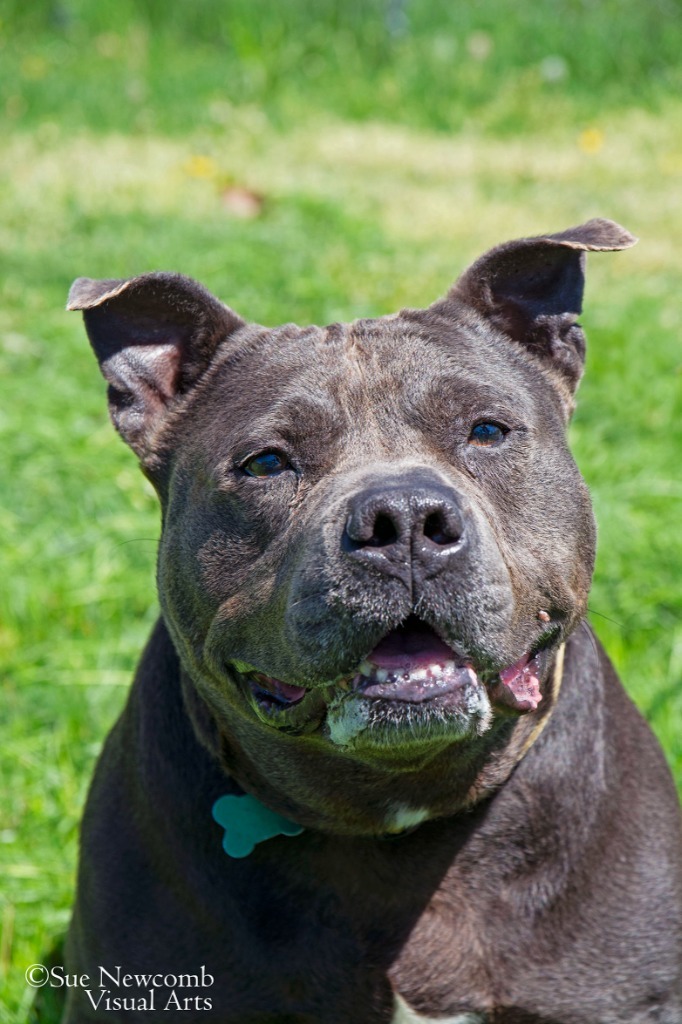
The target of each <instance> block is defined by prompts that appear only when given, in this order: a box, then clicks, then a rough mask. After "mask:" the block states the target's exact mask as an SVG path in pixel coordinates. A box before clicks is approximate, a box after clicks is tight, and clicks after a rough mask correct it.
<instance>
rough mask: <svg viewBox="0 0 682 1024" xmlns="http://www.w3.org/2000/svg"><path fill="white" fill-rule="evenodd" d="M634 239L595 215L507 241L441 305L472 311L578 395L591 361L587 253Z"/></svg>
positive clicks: (478, 263)
mask: <svg viewBox="0 0 682 1024" xmlns="http://www.w3.org/2000/svg"><path fill="white" fill-rule="evenodd" d="M636 241H637V239H636V238H634V237H633V236H632V235H631V234H630V233H629V232H628V231H626V230H625V228H622V227H621V226H620V225H619V224H616V223H614V221H611V220H602V219H601V218H596V219H595V220H589V221H587V223H585V224H580V225H579V226H578V227H575V228H568V229H567V230H566V231H561V232H559V234H556V235H539V236H538V237H536V238H520V239H518V240H517V241H514V242H505V243H504V244H503V245H498V246H496V248H494V249H491V250H490V251H489V252H487V253H485V255H484V256H481V258H480V259H478V260H476V262H475V263H473V264H472V266H471V267H469V269H468V270H466V271H465V272H464V274H463V275H462V276H461V277H460V278H459V280H458V281H457V282H456V283H455V285H454V286H453V287H452V288H451V290H450V292H449V293H448V295H447V298H446V299H445V300H443V305H442V306H440V307H439V308H441V309H443V308H444V307H445V306H446V305H447V303H448V302H449V301H452V300H455V301H458V302H464V303H466V304H467V305H469V306H473V307H474V309H476V310H477V311H478V312H479V313H481V314H482V315H483V316H485V317H486V319H487V320H489V321H490V322H491V323H492V324H493V326H494V327H496V328H497V329H498V330H500V331H502V333H503V334H506V335H507V336H508V337H510V338H512V339H513V340H514V341H517V342H520V343H521V344H522V345H524V346H525V347H526V348H528V349H529V350H530V351H531V352H533V353H534V354H535V355H536V356H537V357H538V358H540V359H541V360H543V361H544V362H545V363H546V365H547V366H548V368H549V369H551V370H554V371H556V372H557V373H558V374H559V376H560V378H561V379H562V380H563V383H564V386H565V385H566V384H567V385H568V388H569V390H570V392H571V394H572V393H573V392H574V391H575V389H576V387H577V385H578V382H579V380H580V377H581V375H582V370H583V363H584V359H585V336H584V334H583V331H582V328H581V327H580V325H579V324H577V323H576V318H577V316H578V314H579V313H580V312H581V310H582V299H583V290H584V285H585V253H586V252H610V251H612V250H615V249H628V248H629V247H630V246H631V245H634V244H635V242H636ZM437 305H439V304H437Z"/></svg>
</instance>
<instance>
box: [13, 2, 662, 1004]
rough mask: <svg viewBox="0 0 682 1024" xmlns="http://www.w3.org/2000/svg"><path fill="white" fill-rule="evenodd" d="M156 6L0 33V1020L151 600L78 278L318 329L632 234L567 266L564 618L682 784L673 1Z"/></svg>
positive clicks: (17, 991)
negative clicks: (531, 239) (571, 280)
mask: <svg viewBox="0 0 682 1024" xmlns="http://www.w3.org/2000/svg"><path fill="white" fill-rule="evenodd" d="M167 6H168V5H161V4H160V3H158V4H157V3H155V2H152V0H147V2H146V3H144V4H141V3H140V4H134V3H133V2H132V0H129V2H128V3H125V4H124V3H123V2H121V3H120V4H117V6H116V9H115V11H114V8H113V7H110V6H107V4H106V3H100V4H97V5H95V4H94V3H91V2H89V0H79V2H75V0H74V2H72V3H63V4H61V5H56V4H51V5H50V4H47V3H40V2H36V3H34V4H31V5H27V4H19V3H18V2H17V3H14V0H8V2H7V4H6V5H5V7H4V8H3V17H4V18H5V20H4V22H3V23H2V25H1V26H0V33H1V34H0V40H1V42H0V46H1V51H0V89H1V90H2V92H1V97H0V127H1V128H2V132H3V136H2V137H3V145H2V147H1V149H0V176H1V178H2V180H3V182H4V183H5V184H4V188H3V189H2V191H0V254H1V257H0V258H1V259H2V274H1V275H0V300H1V301H0V378H1V379H2V382H3V399H2V403H0V496H1V501H0V536H2V549H1V551H0V574H1V576H2V579H3V580H4V586H3V587H2V590H1V591H0V659H1V660H2V681H1V683H0V685H1V686H2V708H3V716H2V744H1V745H0V773H1V775H0V801H1V804H0V821H1V824H0V874H1V876H2V878H3V880H4V885H3V887H2V893H1V894H0V972H2V973H3V975H4V979H3V981H2V983H1V985H0V1021H7V1022H8V1024H18V1022H20V1021H23V1020H25V1019H26V1016H27V1012H28V1005H29V1002H30V997H31V992H30V990H28V989H27V988H26V986H25V984H24V981H23V972H24V969H25V967H26V966H27V965H28V964H30V963H33V962H35V961H38V960H40V959H41V958H42V957H43V956H44V955H45V953H46V951H47V950H48V949H49V948H50V946H51V945H52V942H53V940H54V938H55V937H56V936H57V935H58V934H59V933H60V931H62V930H63V929H64V927H65V925H66V922H67V919H68V908H69V906H70V901H71V898H72V890H73V872H74V866H75V857H76V837H77V827H78V821H79V817H80V813H81V808H82V803H83V799H84V796H85V792H86V788H87V784H88V780H89V776H90V773H91V770H92V766H93V762H94V758H95V757H96V754H97V751H98V750H99V747H100V744H101V742H102V739H103V737H104V735H105V734H106V731H107V729H108V727H109V725H110V724H111V722H112V720H113V718H114V717H115V715H116V713H117V711H118V709H119V708H120V706H121V704H122V701H123V699H124V697H125V693H126V687H127V684H128V681H129V678H130V676H131V673H132V671H133V668H134V664H135V661H136V658H137V655H138V653H139V650H140V648H141V646H142V644H143V642H144V639H145V636H146V634H147V632H148V630H149V628H150V625H151V623H152V622H153V620H154V617H155V615H156V598H155V593H154V581H153V577H154V552H155V538H156V536H157V533H158V514H157V510H156V505H155V501H154V498H153V496H152V494H151V492H150V488H149V486H148V485H147V483H146V482H145V480H144V479H143V477H142V475H141V474H140V473H139V472H138V470H137V469H136V466H135V460H134V457H133V456H132V455H131V454H130V453H129V452H128V451H127V450H126V449H125V447H124V446H123V444H122V443H121V442H120V441H119V440H118V439H117V438H116V436H115V435H114V432H113V429H112V428H111V427H110V425H109V424H108V422H107V417H106V409H105V399H104V384H103V382H102V381H101V379H100V376H99V373H98V370H97V368H96V365H95V362H94V359H93V357H92V355H91V353H90V351H89V347H88V345H87V341H86V339H85V335H84V332H83V329H82V324H81V321H80V318H79V317H78V316H76V315H74V314H66V313H65V312H64V311H63V306H64V302H65V296H66V293H67V290H68V287H69V284H70V282H71V280H72V279H73V278H74V277H75V276H77V275H79V274H87V275H90V276H128V275H131V274H134V273H137V272H140V271H143V270H149V269H162V268H163V269H173V270H181V271H183V272H185V273H188V274H191V275H193V276H195V277H197V278H199V279H201V280H202V281H204V283H206V284H207V285H208V286H209V287H210V288H211V289H213V290H214V291H215V292H216V293H217V294H218V295H220V296H221V298H223V299H224V300H225V301H227V302H229V303H230V304H231V305H233V306H234V307H235V308H237V309H238V310H239V311H240V312H242V314H243V315H245V316H247V317H249V318H252V319H255V320H260V321H261V322H265V323H276V322H279V321H282V320H297V321H299V322H310V321H317V322H320V321H329V320H334V319H339V318H344V319H348V318H353V317H356V316H367V315H375V314H381V313H386V312H391V311H393V310H395V309H396V308H398V307H399V306H400V305H403V304H412V305H416V304H419V303H428V302H429V301H431V300H432V299H433V298H435V297H436V296H437V295H439V294H441V293H442V292H443V291H444V290H445V289H446V288H447V287H448V285H449V283H450V282H451V280H452V279H453V278H454V276H455V275H456V274H457V273H458V272H459V271H460V270H461V269H463V267H464V266H465V265H466V264H467V262H468V261H470V260H471V259H473V258H474V257H475V256H476V255H478V254H479V253H480V252H482V251H483V250H484V249H485V248H486V247H488V246H489V245H492V244H494V243H496V242H498V241H501V240H502V239H504V238H510V237H515V236H517V235H521V234H527V233H533V232H538V231H543V230H546V229H560V228H562V227H565V226H567V225H569V224H572V223H577V222H578V221H580V220H582V219H585V218H587V217H589V216H593V215H595V214H602V215H607V216H612V217H614V218H616V219H618V220H621V221H622V223H624V224H625V225H626V226H627V227H628V228H630V229H631V230H632V231H634V232H635V233H636V234H638V235H640V236H641V239H642V241H641V244H640V245H639V246H638V247H637V248H636V249H634V250H632V251H631V252H628V253H622V254H615V255H595V256H592V257H590V260H589V274H588V292H587V303H586V310H585V315H584V318H583V320H584V323H585V325H586V327H587V330H588V337H589V343H590V349H589V361H588V369H587V376H586V379H585V382H584V384H583V386H582V388H581V392H580V404H579V409H578V413H577V415H576V419H575V422H574V426H573V428H572V440H573V446H574V450H575V451H576V454H577V457H578V460H579V462H580V464H581V467H582V469H583V472H584V475H585V476H586V478H587V480H588V482H589V484H590V486H591V489H592V493H593V497H594V502H595V508H596V512H597V517H598V520H599V525H600V548H599V559H598V565H597V571H596V576H595V585H594V590H593V594H592V598H591V602H590V604H591V608H592V610H593V616H592V617H593V622H594V625H595V627H596V628H597V630H598V632H599V634H600V635H601V637H602V638H603V639H604V641H605V643H606V645H607V648H608V650H609V652H610V653H611V655H612V656H613V658H614V660H615V662H616V665H617V667H618V669H619V671H620V672H621V675H622V677H623V679H624V681H625V682H626V685H627V687H628V689H629V691H630V693H631V694H632V695H633V696H634V698H635V699H636V700H637V702H638V704H639V705H640V707H641V708H642V710H643V711H644V712H645V714H647V716H648V717H649V719H650V721H651V722H652V725H653V727H654V729H655V730H656V732H657V734H658V735H659V737H660V739H661V741H662V743H663V745H664V748H665V751H666V754H667V756H668V759H669V761H670V764H671V766H672V767H673V770H674V771H675V773H676V778H677V780H678V783H679V784H680V785H681V786H682V730H681V729H680V728H679V723H680V721H681V720H682V719H681V714H682V685H680V684H681V683H682V597H681V595H680V586H679V580H680V578H681V576H682V531H681V530H680V526H679V523H680V514H681V512H682V478H681V476H680V457H681V455H682V408H681V394H682V387H681V385H682V354H681V350H680V346H679V337H680V330H681V328H682V322H681V321H682V310H681V307H680V304H679V260H678V249H679V238H680V234H681V231H682V213H681V212H680V208H679V194H680V184H681V180H680V179H681V178H682V146H681V144H680V141H679V140H680V132H679V126H680V123H681V122H682V104H681V103H680V102H679V101H678V100H677V99H675V98H674V96H675V92H674V90H675V87H676V86H677V85H679V83H680V66H679V61H678V57H677V54H678V53H680V52H682V50H681V49H680V43H682V27H681V23H680V8H679V5H678V4H677V3H672V2H669V3H664V2H663V0H659V2H658V3H655V4H651V5H643V4H635V3H634V2H633V3H626V4H620V5H614V4H611V3H601V4H600V3H596V2H595V3H592V4H586V3H578V2H572V3H569V2H568V0H562V2H559V0H557V2H555V3H545V4H540V3H534V4H531V3H527V4H516V5H513V6H512V5H506V6H505V5H504V4H503V3H502V2H501V0H497V2H494V3H492V2H491V3H487V4H469V5H467V4H460V5H453V4H445V3H444V2H443V3H440V2H437V0H429V2H423V3H419V4H418V3H416V2H414V3H412V4H405V5H400V4H397V3H393V4H379V3H374V4H359V3H355V4H344V5H341V4H340V3H339V4H336V3H332V2H331V0H326V2H319V3H317V4H316V5H315V7H314V12H315V16H314V17H312V16H311V12H312V11H313V7H312V4H309V3H306V2H305V0H296V2H288V3H287V4H270V5H268V4H266V3H265V0H259V2H258V3H252V4H247V3H246V2H245V0H244V2H240V3H224V4H219V3H217V0H205V2H204V3H197V4H192V5H177V7H176V8H175V11H176V13H175V14H174V16H173V17H174V19H175V20H174V21H172V22H170V23H168V22H167V20H166V16H165V13H164V12H165V11H166V9H167ZM616 7H617V9H618V11H619V12H620V13H619V15H618V17H616V16H615V14H614V12H615V11H616ZM190 9H191V11H192V14H191V16H190V14H189V13H187V12H188V11H189V10H190ZM387 11H388V14H387ZM12 12H13V13H12ZM178 12H179V13H178ZM403 14H404V15H406V16H407V21H405V19H404V18H402V15H403ZM387 17H388V22H389V23H387ZM391 18H393V19H394V22H395V24H394V23H391V22H390V19H391ZM401 18H402V20H401ZM609 28H611V29H612V30H611V31H607V29H609ZM389 30H390V31H389ZM486 48H487V52H486V53H485V54H484V51H486ZM552 56H553V57H558V58H561V59H562V60H563V61H564V62H565V64H564V65H563V66H562V65H561V63H559V64H556V62H555V71H556V68H557V67H558V68H559V69H560V71H562V74H563V77H560V78H559V79H557V80H556V81H549V80H548V79H547V67H546V66H544V71H543V65H542V62H543V61H544V60H545V59H546V58H547V57H552ZM562 68H563V70H562ZM550 69H551V65H550ZM543 75H544V76H545V77H543ZM234 184H238V185H242V186H245V187H246V188H248V189H250V190H252V191H254V192H256V193H259V194H261V195H262V196H263V197H264V205H263V209H262V212H261V213H260V215H258V216H256V217H254V218H250V219H244V218H239V217H238V216H236V215H235V212H234V210H233V208H232V207H231V206H230V204H229V193H228V191H227V190H228V189H229V187H230V186H232V185H234Z"/></svg>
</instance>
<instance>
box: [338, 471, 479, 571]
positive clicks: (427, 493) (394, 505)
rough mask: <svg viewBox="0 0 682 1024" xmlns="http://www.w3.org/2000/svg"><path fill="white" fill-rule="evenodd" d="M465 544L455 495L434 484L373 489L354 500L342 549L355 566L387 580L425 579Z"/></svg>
mask: <svg viewBox="0 0 682 1024" xmlns="http://www.w3.org/2000/svg"><path fill="white" fill-rule="evenodd" d="M464 544H465V524H464V514H463V512H462V507H461V502H460V500H459V498H458V495H457V493H456V492H455V491H454V490H453V489H451V488H449V487H448V486H447V485H446V484H442V483H441V482H440V481H435V480H434V481H433V482H429V483H428V484H426V485H425V484H423V483H422V484H419V485H417V484H415V483H414V482H413V483H412V484H410V481H409V479H405V480H394V481H391V482H383V483H381V484H376V485H374V486H372V487H369V488H367V489H365V490H362V491H360V492H359V493H358V494H356V495H354V496H353V498H352V499H351V501H350V502H349V505H348V518H347V520H346V525H345V529H344V533H343V539H342V547H343V549H344V551H345V552H346V554H347V555H348V556H349V557H350V558H352V559H354V560H355V561H359V562H361V563H365V564H367V565H374V566H375V567H376V568H377V569H380V570H381V571H382V572H385V573H387V574H388V575H391V576H399V577H401V578H404V577H406V575H409V574H412V575H414V576H416V577H419V576H430V575H434V574H435V573H438V572H440V571H441V570H442V569H444V568H446V567H447V566H448V565H449V564H450V562H451V560H452V555H453V554H454V553H455V552H459V551H461V549H462V548H463V546H464Z"/></svg>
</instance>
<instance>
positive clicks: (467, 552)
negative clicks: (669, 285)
mask: <svg viewBox="0 0 682 1024" xmlns="http://www.w3.org/2000/svg"><path fill="white" fill-rule="evenodd" d="M633 242H634V239H633V238H632V237H631V236H630V235H629V234H628V233H627V232H626V231H624V230H623V229H622V228H620V227H619V226H618V225H616V224H614V223H612V222H610V221H606V220H592V221H589V223H587V224H583V225H581V226H580V227H576V228H571V229H570V230H568V231H564V232H562V233H560V234H555V235H547V236H542V237H539V238H524V239H521V240H520V241H515V242H509V243H507V244H505V245H501V246H499V247H498V248H496V249H493V250H492V251H490V252H488V253H486V255H485V256H483V257H482V258H481V259H479V260H478V261H477V262H476V263H475V264H474V265H473V266H472V267H471V268H470V269H469V270H467V271H466V273H465V274H464V275H463V277H462V278H460V280H459V281H458V282H457V284H455V286H454V287H453V288H452V290H451V291H450V292H449V293H448V295H447V296H446V297H445V298H444V299H442V300H441V301H439V302H437V303H436V304H435V305H432V306H430V307H429V308H428V309H426V310H413V309H408V310H403V311H402V312H400V313H398V314H396V315H394V316H386V317H380V318H378V319H376V320H360V321H358V322H356V323H353V324H332V325H331V326H329V327H325V328H318V327H307V328H304V329H301V328H299V327H296V326H294V325H291V324H289V325H287V326H285V327H279V328H276V329H274V330H270V329H267V328H264V327H259V326H256V325H253V324H247V323H245V322H244V321H243V320H242V319H241V318H240V317H239V316H238V315H237V314H236V313H234V312H233V311H232V310H230V309H228V308H227V307H225V306H224V305H222V304H221V303H220V302H219V301H218V300H217V299H215V298H213V296H211V295H210V294H209V293H208V292H207V291H205V290H204V289H203V288H202V287H201V286H200V285H198V284H196V283H195V282H194V281H191V280H189V279H187V278H185V277H181V276H177V275H174V274H145V275H143V276H142V277H136V278H133V279H132V280H130V281H92V280H88V279H80V280H78V281H76V283H75V284H74V286H73V289H72V291H71V296H70V301H69V308H70V309H81V310H83V311H84V316H85V323H86V327H87V331H88V335H89V337H90V340H91V342H92V345H93V347H94V349H95V352H96V354H97V357H98V359H99V362H100V365H101V368H102V372H103V374H104V376H105V378H106V379H107V381H108V382H109V403H110V409H111V414H112V417H113V420H114V423H115V424H116V427H117V429H118V430H119V432H120V433H121V435H122V436H123V437H124V438H125V440H126V441H127V442H128V444H129V445H130V446H131V447H132V449H133V450H134V451H135V452H136V454H137V455H138V457H139V459H140V461H141V463H142V467H143V470H144V472H145V473H146V474H147V476H148V477H149V479H150V480H151V481H152V482H153V484H154V486H155V487H156V489H157V491H158V493H159V497H160V499H161V505H162V509H163V532H162V537H161V546H160V552H159V563H158V581H159V592H160V598H161V606H162V612H163V615H162V618H161V619H160V621H159V623H158V625H157V627H156V629H155V630H154V633H153V635H152V637H151V639H150V641H149V645H148V647H147V649H146V651H145V653H144V655H143V657H142V662H141V664H140V668H139V671H138V674H137V677H136V679H135V683H134V686H133V689H132V693H131V695H130V699H129V701H128V704H127V706H126V708H125V710H124V712H123V714H122V716H121V718H120V720H119V722H118V724H117V725H116V726H115V728H114V730H113V732H112V733H111V735H110V737H109V740H108V742H107V744H106V746H105V749H104V752H103V754H102V757H101V760H100V762H99V765H98V768H97V771H96V775H95V779H94V782H93V785H92V790H91V793H90V798H89V801H88V806H87V810H86V814H85V821H84V826H83V838H82V850H81V864H80V874H79V887H78V899H77V905H76V909H75V913H74V918H73V922H72V926H71V930H70V934H69V938H68V944H67V945H68V952H67V967H68V970H69V971H70V972H72V973H77V974H78V975H79V980H78V982H77V985H76V987H71V989H70V993H69V1001H68V1006H67V1010H66V1015H65V1021H67V1022H68V1024H75V1022H81V1021H96V1020H102V1019H105V1020H117V1021H137V1020H145V1021H146V1020H166V1019H178V1020H188V1019H189V1020H195V1021H200V1020H203V1019H205V1018H207V1019H212V1020H216V1021H221V1022H228V1024H267V1022H273V1024H275V1022H278V1024H318V1022H319V1024H323V1022H324V1024H389V1022H399V1021H400V1022H415V1021H426V1020H441V1021H443V1020H445V1021H449V1022H450V1024H480V1022H487V1024H492V1022H494V1024H616V1022H620V1024H644V1022H651V1024H653V1022H654V1021H655V1022H658V1024H680V1022H681V1021H682V938H681V934H682V933H681V924H680V921H681V917H682V915H681V908H682V840H681V833H680V817H679V809H678V802H677V798H676V794H675V790H674V788H673V784H672V781H671V778H670V775H669V773H668V770H667V768H666V765H665V762H664V759H663V756H662V753H661V751H660V749H659V747H658V745H657V743H656V741H655V739H654V737H653V735H652V734H651V732H650V730H649V728H648V727H647V725H646V724H645V723H644V721H643V720H642V718H641V717H640V715H639V714H638V712H637V711H636V710H635V708H634V707H633V705H632V704H631V703H630V701H629V700H628V698H627V697H626V695H625V693H624V691H623V689H622V688H621V685H620V683H619V682H618V679H617V678H616V676H615V674H614V672H613V669H612V668H611V666H610V664H609V662H608V660H607V658H606V656H605V655H604V654H603V652H602V650H601V649H600V647H599V644H598V643H597V641H596V640H595V638H594V636H593V634H592V633H591V632H590V629H589V627H588V626H587V625H586V624H585V622H584V615H585V609H586V600H587V593H588V589H589V585H590V577H591V573H592V567H593V559H594V545H595V530H594V524H593V519H592V513H591V509H590V502H589V499H588V495H587V491H586V488H585V486H584V484H583V482H582V480H581V477H580V475H579V473H578V470H577V468H576V466H575V464H574V462H573V459H572V458H571V455H570V453H569V451H568V448H567V446H566V440H565V429H566V424H567V422H568V420H569V418H570V415H571V411H572V408H573V394H574V391H575V388H576V386H577V384H578V381H579V378H580V376H581V372H582V367H583V356H584V345H585V339H584V335H583V332H582V330H581V328H580V326H579V324H578V323H577V322H576V317H577V315H578V313H579V312H580V308H581V300H582V293H583V270H584V262H585V251H589V250H612V249H623V248H626V247H628V246H629V245H631V244H632V243H633ZM249 851H251V852H249ZM103 971H104V973H103ZM82 975H86V976H87V979H86V980H83V978H82V977H81V976H82ZM126 975H130V976H131V977H128V978H127V980H126V977H125V976H126ZM135 976H138V977H135ZM122 978H123V980H121V979H122Z"/></svg>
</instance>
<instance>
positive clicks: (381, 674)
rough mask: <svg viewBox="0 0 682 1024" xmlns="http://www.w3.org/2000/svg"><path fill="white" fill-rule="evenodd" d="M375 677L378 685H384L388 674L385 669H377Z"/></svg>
mask: <svg viewBox="0 0 682 1024" xmlns="http://www.w3.org/2000/svg"><path fill="white" fill-rule="evenodd" d="M376 675H377V682H379V683H385V682H386V680H387V679H388V672H387V671H386V669H385V668H380V669H377V674H376Z"/></svg>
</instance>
